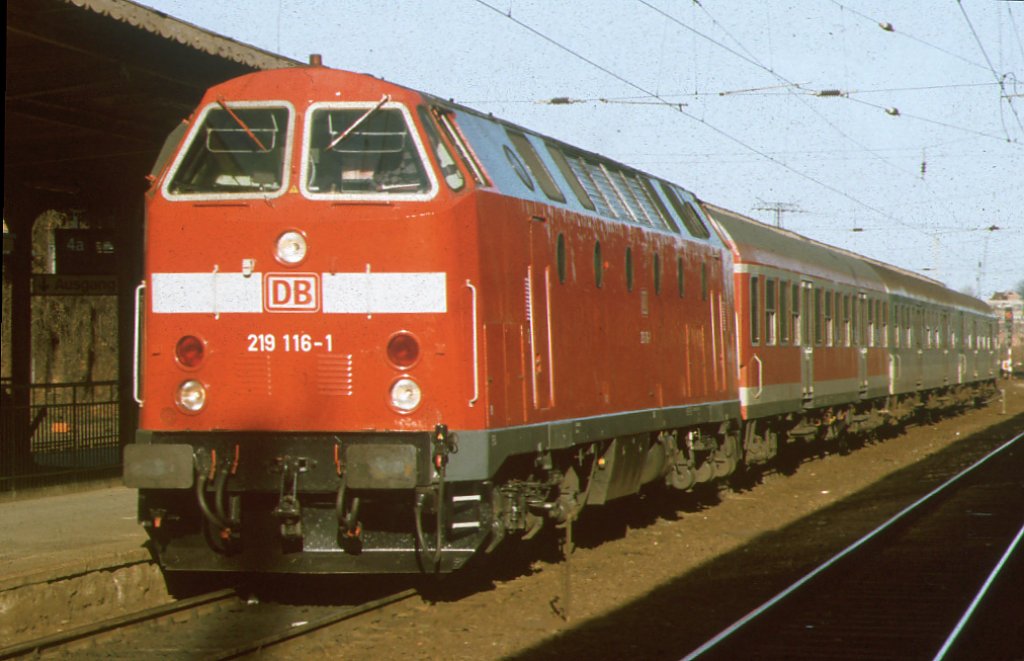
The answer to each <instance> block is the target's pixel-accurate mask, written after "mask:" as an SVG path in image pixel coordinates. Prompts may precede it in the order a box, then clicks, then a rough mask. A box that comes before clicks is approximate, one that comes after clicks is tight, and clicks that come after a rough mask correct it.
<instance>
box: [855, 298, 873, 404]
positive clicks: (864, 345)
mask: <svg viewBox="0 0 1024 661" xmlns="http://www.w3.org/2000/svg"><path fill="white" fill-rule="evenodd" d="M867 297H868V296H867V294H864V293H861V294H859V295H858V296H857V311H856V312H855V314H857V315H859V316H858V317H857V328H860V329H862V330H861V331H860V333H861V335H860V338H859V339H860V342H859V345H860V346H859V348H858V349H857V388H858V390H859V392H860V395H861V397H864V396H866V395H867V394H868V347H869V346H872V341H873V339H874V333H875V324H876V323H878V320H877V319H875V317H874V315H873V310H872V308H871V301H869V300H867ZM865 308H867V317H868V321H867V323H865V319H864V310H865Z"/></svg>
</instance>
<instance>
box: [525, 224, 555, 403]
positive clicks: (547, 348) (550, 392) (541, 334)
mask: <svg viewBox="0 0 1024 661" xmlns="http://www.w3.org/2000/svg"><path fill="white" fill-rule="evenodd" d="M525 286H526V322H527V330H528V333H529V337H528V338H527V339H528V341H529V344H530V358H531V361H532V369H531V370H530V384H531V390H530V392H531V393H532V397H533V408H535V409H547V408H551V406H552V405H553V404H554V396H555V374H554V365H553V361H552V356H551V353H552V329H551V297H550V294H551V247H550V245H549V239H548V227H547V219H546V218H543V217H541V216H533V217H532V218H531V219H530V264H529V266H527V274H526V283H525Z"/></svg>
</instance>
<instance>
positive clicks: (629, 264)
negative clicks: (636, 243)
mask: <svg viewBox="0 0 1024 661" xmlns="http://www.w3.org/2000/svg"><path fill="white" fill-rule="evenodd" d="M626 291H633V249H632V248H630V247H628V246H627V247H626Z"/></svg>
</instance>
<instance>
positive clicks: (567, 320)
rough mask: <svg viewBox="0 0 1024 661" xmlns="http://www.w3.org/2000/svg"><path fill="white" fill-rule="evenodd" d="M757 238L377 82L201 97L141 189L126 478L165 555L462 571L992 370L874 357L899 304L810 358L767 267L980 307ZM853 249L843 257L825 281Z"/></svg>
mask: <svg viewBox="0 0 1024 661" xmlns="http://www.w3.org/2000/svg"><path fill="white" fill-rule="evenodd" d="M709 215H710V216H711V217H709ZM711 218H714V220H712V219H711ZM757 227H759V226H758V225H756V224H753V223H752V221H747V220H743V219H741V218H739V217H737V216H735V215H732V214H729V213H728V212H725V211H724V210H718V209H714V208H711V207H705V206H704V205H702V204H701V203H699V202H698V201H697V200H696V199H695V198H694V196H693V195H692V194H691V193H689V192H688V191H686V190H684V189H682V188H680V187H679V186H676V185H675V184H672V183H670V182H667V181H664V180H661V179H658V178H656V177H652V176H650V175H647V174H645V173H642V172H639V171H637V170H635V169H632V168H629V167H627V166H625V165H622V164H620V163H617V162H614V161H612V160H610V159H607V158H604V157H601V156H599V155H596V154H593V153H590V152H586V151H584V150H581V149H578V148H575V147H572V146H570V145H567V144H564V143H562V142H559V141H557V140H554V139H552V138H549V137H546V136H542V135H539V134H536V133H533V132H530V131H528V130H526V129H523V128H521V127H519V126H515V125H513V124H510V123H508V122H504V121H501V120H498V119H495V118H493V117H490V116H484V115H481V114H479V113H477V112H474V111H472V110H470V109H467V108H464V107H461V106H458V105H455V104H453V103H450V102H447V101H443V100H441V99H438V98H435V97H432V96H430V95H427V94H423V93H421V92H417V91H414V90H410V89H407V88H403V87H400V86H397V85H393V84H390V83H387V82H383V81H381V80H378V79H375V78H372V77H370V76H365V75H360V74H353V73H348V72H343V71H337V70H331V69H328V68H324V67H322V66H309V67H298V68H294V69H282V70H277V71H267V72H260V73H255V74H251V75H248V76H244V77H241V78H238V79H235V80H231V81H228V82H226V83H224V84H222V85H218V86H216V87H214V88H212V89H210V90H209V91H208V92H207V93H206V95H205V96H204V98H203V100H202V102H201V104H200V106H199V108H198V109H197V110H196V111H195V113H194V114H193V116H192V117H191V118H190V119H189V120H188V121H187V122H186V123H184V124H183V125H182V126H181V127H180V128H179V130H178V131H176V132H175V133H174V134H172V135H171V136H170V137H169V138H168V142H167V148H166V149H165V150H164V154H162V157H161V160H160V162H158V164H157V168H156V170H155V171H154V183H153V186H152V189H151V190H150V192H149V193H148V198H147V217H146V266H145V280H144V281H143V283H142V285H141V286H140V290H139V296H138V303H139V314H138V326H139V333H138V347H137V355H138V361H139V364H138V369H137V381H136V394H137V398H138V399H139V402H140V405H141V422H140V430H139V432H138V437H137V439H136V441H137V442H136V443H134V444H132V445H130V446H129V447H128V448H127V450H126V453H125V477H126V483H127V484H128V485H129V486H133V487H136V488H138V489H139V519H140V521H141V522H142V523H143V525H145V527H146V529H147V531H148V533H149V535H150V537H151V539H152V542H153V548H154V550H155V552H156V554H157V556H158V558H159V561H160V563H161V565H162V566H163V567H164V568H165V569H166V570H169V571H246V572H253V571H255V572H306V573H375V572H420V571H428V572H434V571H451V570H454V569H457V568H458V567H460V566H462V565H463V564H464V563H465V562H466V560H468V559H469V558H470V557H471V556H473V554H475V553H477V552H478V551H481V550H489V549H492V548H494V546H496V545H497V544H498V543H499V542H500V541H501V540H502V539H503V538H504V537H505V536H506V535H507V534H510V533H517V534H522V535H525V536H531V535H533V534H535V533H536V532H537V531H538V530H539V529H540V528H541V526H543V525H544V523H545V522H564V521H566V520H568V519H570V518H572V517H574V516H576V515H577V513H578V512H579V510H580V509H581V508H582V507H583V506H584V505H593V504H603V503H606V502H608V501H610V500H613V499H616V498H621V497H624V496H628V495H631V494H634V493H636V492H637V491H638V490H639V489H640V488H641V487H642V486H643V485H645V484H648V483H652V482H656V481H657V482H666V483H668V484H670V485H672V486H675V487H677V488H680V489H687V488H690V487H691V486H693V485H694V484H695V483H697V482H700V481H707V480H711V479H714V478H716V477H721V476H725V475H728V474H729V473H731V472H732V471H733V470H734V469H735V468H736V466H737V464H738V462H740V461H743V460H746V461H749V462H751V463H756V462H758V461H763V460H766V459H767V458H769V457H770V456H771V455H772V454H774V449H773V447H774V446H775V445H777V444H778V443H779V442H781V441H783V440H786V439H787V438H801V437H820V436H828V435H831V434H833V433H835V432H836V431H837V430H841V429H844V428H848V427H856V426H858V425H859V426H864V427H866V426H870V424H874V423H878V422H879V421H880V420H882V419H884V418H885V417H886V416H891V415H894V414H895V413H894V412H898V411H896V407H895V404H896V403H898V402H903V401H906V402H915V403H921V402H923V401H924V400H925V399H927V397H928V396H929V395H928V393H931V392H933V391H934V392H943V393H946V392H953V391H956V390H957V388H961V387H962V388H967V387H969V386H972V384H977V383H982V384H983V383H985V382H990V381H991V380H992V378H993V374H991V373H989V372H987V371H986V369H987V362H986V361H987V360H988V354H984V355H982V354H983V352H984V351H986V350H987V349H989V348H990V347H985V346H983V344H982V340H981V338H983V337H986V336H983V334H982V333H981V331H977V332H975V334H974V335H973V336H972V338H974V339H972V340H971V341H972V343H974V344H972V345H971V347H972V348H971V351H970V352H968V353H970V354H971V358H970V361H973V362H969V363H967V364H965V365H960V363H956V360H961V359H959V358H952V359H949V360H951V361H953V362H952V363H950V365H954V364H956V365H960V366H959V367H957V368H956V369H955V370H953V372H949V370H948V369H947V370H946V371H942V372H941V375H940V373H939V372H938V371H936V372H935V373H934V374H933V373H932V372H929V371H927V369H926V368H925V367H923V366H925V365H927V364H930V363H929V361H930V360H931V354H930V353H929V352H925V353H922V352H921V351H920V350H919V349H920V348H921V347H923V346H924V345H921V344H920V342H922V340H921V339H919V337H918V336H917V335H913V332H918V333H919V334H920V331H918V330H913V332H912V331H911V330H908V335H907V338H908V339H907V340H906V344H905V345H895V346H900V347H904V346H905V348H906V350H907V351H906V352H903V353H900V352H896V351H893V350H892V349H893V348H894V345H892V344H882V343H881V342H880V341H879V343H878V344H877V345H870V346H869V345H868V344H867V343H868V341H869V340H868V339H867V337H876V339H877V337H881V336H880V335H878V336H876V335H871V333H872V332H874V333H878V332H880V333H882V334H884V333H887V332H890V331H891V330H892V329H893V328H895V327H896V322H895V321H893V323H892V324H891V325H890V326H888V327H886V326H884V325H883V326H882V327H880V326H879V325H878V324H879V322H878V321H875V322H874V324H875V326H874V327H873V328H874V330H873V331H870V332H869V334H868V336H864V335H863V333H862V332H860V331H851V332H849V333H847V334H846V335H843V336H842V337H843V338H844V339H843V340H842V342H841V344H842V347H843V351H844V354H843V355H844V356H845V357H843V358H837V359H836V360H835V361H833V360H832V359H831V358H826V355H827V354H826V353H824V349H825V346H826V345H825V343H824V342H818V340H817V339H811V338H817V337H818V336H817V335H811V334H810V331H805V332H804V333H803V335H802V336H800V337H801V338H807V339H806V340H802V339H800V338H798V337H797V336H796V335H794V333H796V332H797V330H796V329H798V328H802V327H805V326H811V327H814V330H817V327H816V326H815V324H817V323H818V321H811V315H812V314H814V313H812V312H810V306H811V305H812V304H813V303H814V301H815V300H816V295H815V294H811V293H806V294H805V293H799V294H798V295H795V297H792V298H785V299H783V298H781V297H782V296H784V295H782V294H779V293H777V292H778V291H781V290H778V289H777V287H778V283H777V281H778V280H779V279H780V278H781V279H782V280H785V281H786V282H787V283H791V284H793V285H796V284H799V285H800V286H801V287H804V286H805V284H804V283H805V282H809V283H811V284H812V285H813V286H815V287H819V288H822V289H824V288H827V287H832V289H833V290H834V291H836V292H842V293H839V294H836V295H837V296H838V297H839V299H838V300H840V301H842V300H845V299H844V298H843V297H848V298H850V299H851V300H857V301H863V300H867V299H865V298H864V297H865V296H869V297H871V299H870V300H878V301H882V300H885V301H886V302H887V303H888V305H889V307H887V308H885V310H886V311H885V314H886V315H892V316H891V317H890V316H886V319H890V318H892V319H894V320H895V319H897V318H898V317H897V315H898V314H899V313H898V312H897V311H896V310H897V309H903V308H905V310H904V311H906V310H912V312H911V313H910V314H911V316H910V317H908V319H910V322H911V323H912V324H913V323H917V320H919V319H921V317H919V316H913V315H915V314H920V310H921V306H924V307H925V308H927V310H928V312H927V314H933V313H934V314H938V315H940V316H941V315H947V316H942V317H941V318H942V319H943V320H944V321H943V323H947V322H948V323H949V324H953V325H955V323H957V320H958V319H959V320H961V321H960V323H961V324H962V323H964V322H963V321H962V320H963V319H965V318H969V319H970V320H971V323H977V322H978V320H982V321H981V323H987V321H988V317H986V316H985V315H984V313H983V311H982V309H981V308H980V307H979V306H980V305H981V304H980V303H978V302H976V301H973V299H967V298H966V297H958V296H956V295H953V294H952V293H950V292H948V291H947V290H945V289H942V288H941V287H940V286H938V285H937V284H935V283H931V282H930V281H926V280H924V279H922V278H919V277H917V276H913V275H910V274H906V273H903V272H900V271H898V270H896V269H892V268H891V267H884V266H882V265H879V264H877V263H873V262H868V261H867V260H863V259H862V258H859V257H856V256H854V255H849V254H846V253H841V251H837V250H835V249H830V248H827V247H823V246H819V245H817V244H812V243H810V242H807V241H806V240H803V239H801V238H799V237H794V236H787V237H786V238H785V240H783V238H780V237H782V235H781V234H778V233H777V232H776V233H773V232H771V231H768V230H764V229H756V228H757ZM741 228H742V229H741ZM776 235H778V236H776ZM769 236H771V237H775V238H772V239H771V240H768V239H765V240H766V241H767V244H766V245H764V246H762V247H758V241H760V240H761V239H762V238H765V237H769ZM787 242H788V243H787ZM809 251H816V253H815V254H816V255H817V254H819V253H820V256H813V257H812V256H809ZM839 254H842V255H843V257H842V260H845V262H844V263H845V266H844V265H836V264H833V265H831V267H830V268H831V270H829V269H824V270H821V269H818V266H820V265H819V264H818V262H820V261H822V260H824V261H828V260H829V259H831V260H833V261H835V260H837V259H838V258H836V257H835V255H839ZM780 255H788V256H787V257H781V256H780ZM773 260H774V261H773ZM842 260H840V261H842ZM761 274H763V275H761ZM862 274H863V275H862ZM839 275H841V276H842V277H839ZM751 282H754V283H755V284H754V289H753V290H751V289H750V284H749V283H751ZM766 282H770V283H771V284H770V285H769V287H773V288H775V289H770V290H765V289H764V283H766ZM787 286H788V285H787ZM734 287H738V288H739V289H738V291H739V292H740V296H739V297H738V298H737V300H736V301H734V294H733V291H734ZM783 289H785V287H784V288H783ZM751 291H754V292H757V293H756V294H753V298H752V295H751V293H750V292H751ZM767 291H771V292H775V293H763V292H767ZM786 291H788V290H786ZM805 291H806V292H810V291H812V290H811V289H810V286H807V289H801V290H800V292H805ZM813 291H818V289H815V290H813ZM944 297H946V298H944ZM769 298H770V300H771V302H769ZM782 300H789V301H791V302H790V303H789V307H780V306H782V302H781V301H782ZM797 300H799V301H804V302H803V303H801V305H802V306H803V307H802V308H801V309H802V310H805V312H804V313H803V314H804V315H805V316H804V317H800V312H799V311H797V312H795V313H794V312H793V310H794V308H793V307H792V306H793V305H795V303H794V301H797ZM826 300H830V301H834V300H837V299H834V298H832V297H831V295H830V296H829V298H828V299H826ZM896 300H898V301H899V302H898V303H893V301H896ZM762 301H763V302H762ZM806 301H810V302H806ZM833 305H836V306H840V307H841V306H842V304H841V303H833ZM900 306H902V308H901V307H900ZM915 306H916V307H915ZM818 309H820V310H824V308H821V307H820V306H819V308H818ZM843 309H845V308H843ZM863 309H864V307H863V306H862V307H859V308H855V310H859V311H855V312H852V313H851V314H854V315H861V316H859V317H856V319H858V320H860V319H862V317H863V315H864V314H872V313H871V312H870V310H872V309H873V308H872V307H871V305H870V304H869V305H867V308H866V309H867V310H869V312H867V313H864V312H863ZM769 310H770V312H768V311H769ZM877 310H878V309H877V308H875V312H874V315H875V316H874V317H872V319H875V320H878V319H879V317H878V314H879V312H878V311H877ZM751 312H752V313H753V316H751ZM766 314H770V315H773V316H770V317H766V316H765V315H766ZM787 314H789V315H793V314H795V316H792V317H787V316H786V315H787ZM833 314H835V313H833ZM957 314H959V315H960V317H957V316H956V315H957ZM949 315H952V316H949ZM964 315H967V317H965V316H964ZM835 318H836V317H834V316H833V317H831V318H830V319H829V322H828V323H842V322H833V321H832V320H833V319H835ZM838 318H839V319H841V320H842V319H845V318H846V317H842V316H841V315H840V316H839V317H838ZM850 318H852V317H850ZM752 319H753V320H755V321H752ZM782 319H789V320H790V321H788V322H783V321H780V320H782ZM798 319H807V321H798ZM737 320H739V324H738V327H737ZM790 322H792V323H790ZM780 323H781V324H782V325H781V326H780V325H779V324H780ZM850 323H861V324H862V325H861V326H858V328H862V327H863V323H865V322H850ZM866 323H868V324H869V325H870V324H871V323H872V322H871V321H868V322H866ZM901 323H902V322H901ZM829 327H831V326H829ZM948 327H949V326H948V325H947V326H928V327H927V331H926V333H927V334H928V337H932V335H931V334H932V333H933V332H934V333H939V332H947V331H946V330H941V331H940V330H939V329H940V328H941V329H946V328H948ZM769 328H771V329H772V330H771V331H769V330H768V329H769ZM881 328H887V329H888V330H881ZM899 328H900V329H902V328H903V326H899ZM916 328H917V327H916V326H915V327H914V329H916ZM922 328H924V327H922ZM761 329H764V330H761ZM752 331H753V336H752V335H751V332H752ZM769 332H771V333H773V334H774V335H772V337H773V338H775V339H774V340H773V341H772V342H771V343H769V342H768V338H767V335H766V333H769ZM986 332H987V331H986ZM822 333H824V331H822ZM858 333H860V334H858ZM783 334H785V337H786V338H787V339H785V340H783V339H782V336H783ZM820 337H821V338H822V339H824V338H825V337H826V336H825V335H824V334H822V335H821V336H820ZM901 337H902V336H901ZM911 337H913V338H915V341H914V344H913V345H911V344H910V341H911V340H910V339H909V338H911ZM943 337H947V336H943ZM961 337H963V336H957V338H956V339H955V340H953V341H954V342H957V343H959V342H960V338H961ZM929 341H931V340H929ZM935 341H936V342H938V341H939V340H935ZM949 341H950V340H948V339H945V340H942V342H947V343H948V342H949ZM844 343H845V344H844ZM752 346H756V347H757V349H754V350H753V351H752V350H751V347H752ZM769 346H770V347H771V351H769V350H768V347H769ZM819 346H820V348H819ZM929 346H931V345H929ZM942 346H947V345H945V344H944V345H942ZM958 346H959V344H958ZM965 346H966V345H965ZM827 347H828V348H833V344H832V343H831V342H829V343H828V344H827ZM876 349H877V351H875V350H876ZM947 349H948V347H947ZM864 351H866V355H867V359H866V360H867V362H866V363H864V361H861V362H857V360H854V359H852V358H851V356H852V357H856V356H859V355H864ZM915 351H916V353H913V355H910V353H909V352H915ZM808 352H809V353H810V354H811V358H810V360H811V361H812V363H813V366H812V367H808V366H807V365H808V363H807V362H806V361H807V360H808V359H807V358H806V355H807V354H808ZM904 353H905V354H906V355H903V354H904ZM847 354H848V355H847ZM800 356H805V358H803V360H804V361H805V362H801V358H800ZM887 356H897V358H896V367H892V365H891V364H890V367H889V370H890V374H895V375H896V376H893V377H892V378H891V379H889V380H888V381H886V378H885V373H884V368H885V361H886V360H887ZM888 360H893V358H891V357H890V358H888ZM949 360H947V362H949ZM830 361H831V362H830ZM843 361H846V362H843ZM993 361H994V358H993ZM832 363H834V365H833V367H829V365H831V364H832ZM862 364H867V365H868V366H869V367H868V368H867V371H866V372H864V373H863V374H862V373H861V372H859V371H858V372H856V375H854V376H850V375H848V374H846V373H845V372H843V371H842V370H843V369H845V368H843V367H841V365H847V367H848V368H849V369H852V370H854V371H856V370H858V369H860V366H861V365H862ZM993 365H994V362H993ZM833 368H834V369H835V370H838V371H835V372H834V374H833V372H831V371H829V370H832V369H833ZM928 369H930V368H928ZM944 369H945V368H944ZM949 369H953V368H952V367H950V368H949ZM914 370H917V371H914ZM921 370H925V371H924V372H921ZM954 372H955V374H954ZM925 373H926V374H925ZM918 374H925V376H920V377H919V376H915V375H918ZM907 375H910V376H907ZM950 376H954V377H955V378H954V380H952V381H950V380H949V379H950ZM933 377H934V378H933ZM943 379H945V380H943ZM886 383H888V384H889V386H888V387H886ZM741 407H742V410H741ZM886 407H888V408H886ZM758 419H760V421H761V422H762V424H761V425H760V426H758V424H757V422H758Z"/></svg>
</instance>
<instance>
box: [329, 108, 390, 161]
mask: <svg viewBox="0 0 1024 661" xmlns="http://www.w3.org/2000/svg"><path fill="white" fill-rule="evenodd" d="M390 100H391V95H390V94H385V95H384V96H383V97H381V100H380V103H378V104H377V105H375V106H374V107H372V108H370V109H369V110H367V111H366V112H364V113H363V115H362V117H360V118H359V119H357V120H356V121H354V122H352V124H351V125H349V127H348V128H347V129H345V130H344V131H342V132H341V135H339V136H338V137H337V138H335V139H334V140H331V143H330V144H329V145H327V146H326V147H324V151H330V150H332V149H334V148H335V147H336V146H337V145H338V143H339V142H341V141H342V140H344V139H345V138H347V137H348V136H349V135H351V134H352V131H355V130H356V127H358V126H359V125H360V124H362V123H363V122H365V121H366V120H367V118H369V117H370V115H372V114H373V113H375V112H377V111H378V110H380V109H381V108H382V107H383V106H384V104H385V103H387V102H388V101H390Z"/></svg>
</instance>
